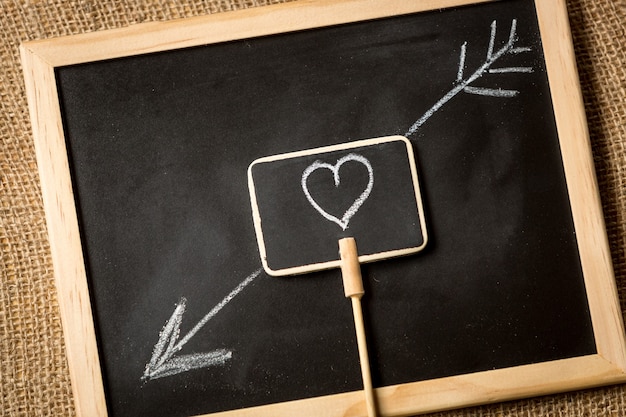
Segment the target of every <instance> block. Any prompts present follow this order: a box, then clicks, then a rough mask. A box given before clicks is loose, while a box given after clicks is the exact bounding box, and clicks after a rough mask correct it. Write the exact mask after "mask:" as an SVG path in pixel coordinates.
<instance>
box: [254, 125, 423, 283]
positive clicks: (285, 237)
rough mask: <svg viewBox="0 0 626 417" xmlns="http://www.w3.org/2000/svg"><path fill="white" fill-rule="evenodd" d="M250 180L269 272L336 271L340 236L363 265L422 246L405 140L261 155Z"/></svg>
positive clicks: (415, 190) (416, 194)
mask: <svg viewBox="0 0 626 417" xmlns="http://www.w3.org/2000/svg"><path fill="white" fill-rule="evenodd" d="M248 182H249V187H250V198H251V200H252V210H253V212H254V215H255V219H256V221H255V226H256V234H257V240H258V241H259V249H260V252H261V260H262V262H263V267H264V268H265V270H266V271H267V272H268V273H269V274H271V275H288V274H292V273H303V272H309V271H317V270H320V269H328V268H333V267H335V268H336V267H338V266H339V265H340V259H339V251H338V248H337V241H338V240H339V239H341V238H344V237H354V238H355V239H356V241H357V242H358V248H359V252H358V254H359V261H360V262H371V261H375V260H380V259H386V258H390V257H395V256H402V255H408V254H412V253H416V252H419V251H420V250H422V249H423V248H424V246H425V245H426V241H427V238H426V231H425V227H424V213H423V208H422V201H421V197H420V192H419V186H418V183H417V170H416V167H415V162H414V160H413V148H412V146H411V143H410V142H409V141H408V140H407V139H406V138H404V137H402V136H395V137H393V136H392V137H389V138H375V139H370V140H364V141H357V142H350V143H345V144H339V145H335V146H330V147H324V148H318V149H310V150H303V151H299V152H293V153H288V154H283V155H273V156H270V157H264V158H260V159H258V160H256V161H254V162H253V163H252V164H251V165H250V167H249V169H248ZM293 248H298V249H297V250H293Z"/></svg>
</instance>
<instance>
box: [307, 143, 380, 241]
mask: <svg viewBox="0 0 626 417" xmlns="http://www.w3.org/2000/svg"><path fill="white" fill-rule="evenodd" d="M348 161H354V162H359V163H361V164H363V165H365V167H366V168H367V173H368V176H369V180H368V182H367V186H366V187H365V189H364V190H363V192H362V193H361V195H359V196H358V197H357V198H356V200H354V202H353V203H352V205H351V206H350V207H348V209H347V210H346V212H345V213H343V216H342V217H341V219H339V218H338V217H335V216H333V215H332V214H330V213H328V212H327V211H326V210H324V209H323V208H322V207H320V205H319V204H317V202H316V201H315V200H314V199H313V197H311V193H310V192H309V187H308V186H307V179H308V178H309V175H311V174H312V173H313V172H314V171H316V170H318V169H328V170H330V171H331V172H332V173H333V179H334V180H335V187H339V183H340V176H339V168H341V166H342V165H343V164H345V163H346V162H348ZM301 184H302V191H304V195H305V196H306V198H307V200H309V203H311V205H312V206H313V207H314V208H315V210H317V211H318V212H319V213H320V214H321V215H322V216H324V218H326V219H327V220H330V221H331V222H335V223H337V224H338V225H339V227H341V229H342V230H346V229H347V228H348V223H350V219H351V218H352V216H354V215H355V214H356V212H357V211H359V208H361V206H362V205H363V203H364V202H365V200H367V197H369V195H370V193H371V192H372V187H373V186H374V170H373V169H372V165H371V164H370V161H368V160H367V158H365V157H364V156H362V155H358V154H355V153H351V154H348V155H346V156H344V157H342V158H339V159H338V160H337V163H336V164H335V165H331V164H327V163H325V162H320V161H315V162H313V163H312V164H311V165H309V166H308V167H307V168H306V169H305V170H304V172H303V173H302V181H301Z"/></svg>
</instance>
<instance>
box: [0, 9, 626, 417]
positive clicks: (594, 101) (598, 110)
mask: <svg viewBox="0 0 626 417" xmlns="http://www.w3.org/2000/svg"><path fill="white" fill-rule="evenodd" d="M282 1H283V0H276V1H271V0H268V1H265V0H189V1H186V2H177V1H174V0H136V1H134V0H119V1H110V0H108V1H95V0H72V1H65V0H49V1H45V0H30V1H29V0H1V3H0V35H1V37H2V47H1V48H0V68H1V70H0V98H1V101H0V103H1V108H0V140H1V144H2V146H1V148H0V169H1V173H0V214H1V215H0V255H1V259H2V266H1V269H0V274H1V275H0V415H3V416H11V417H16V416H48V415H54V416H66V415H67V416H70V415H74V408H73V404H72V392H71V387H70V380H69V376H68V370H67V363H66V359H65V353H64V345H63V334H62V329H61V325H60V320H59V313H58V305H57V299H56V295H55V288H54V282H53V276H52V270H51V269H52V266H51V261H50V255H49V247H48V243H47V234H46V225H45V221H44V213H43V208H42V202H41V196H40V188H39V180H38V175H37V168H36V161H35V154H34V149H33V140H32V135H31V130H30V122H29V117H28V110H27V103H26V98H25V93H24V85H23V81H22V74H21V66H20V61H19V53H18V46H19V44H20V43H21V42H22V41H25V40H31V39H41V38H50V37H55V36H60V35H70V34H76V33H81V32H88V31H95V30H105V29H111V28H116V27H122V26H127V25H131V24H135V23H139V22H145V21H154V20H168V19H175V18H182V17H189V16H196V15H203V14H208V13H218V12H225V11H228V10H233V9H240V8H245V7H257V6H263V5H265V4H267V3H270V2H282ZM181 3H184V4H181ZM568 6H569V13H570V20H571V24H572V30H573V35H574V41H575V48H576V53H577V59H578V67H579V71H580V78H581V83H582V87H583V93H584V99H585V106H586V112H587V116H588V119H589V127H590V131H591V139H592V143H593V152H594V158H595V163H596V169H597V173H598V179H599V183H600V190H601V195H602V201H603V205H604V213H605V218H606V223H607V229H608V235H609V239H610V244H611V249H612V254H613V262H614V265H615V270H616V275H617V285H618V288H619V291H620V297H621V303H622V311H623V312H624V311H626V253H625V252H626V29H625V25H626V0H617V1H613V0H569V1H568ZM621 415H626V385H623V386H612V387H607V388H600V389H592V390H586V391H581V392H575V393H569V394H560V395H554V396H548V397H542V398H535V399H529V400H520V401H515V402H511V403H504V404H496V405H487V406H482V407H476V408H469V409H464V410H458V411H452V412H447V413H439V414H437V416H439V417H443V416H466V417H469V416H472V417H474V416H482V417H495V416H559V417H564V416H567V417H569V416H621Z"/></svg>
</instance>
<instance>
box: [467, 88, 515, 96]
mask: <svg viewBox="0 0 626 417" xmlns="http://www.w3.org/2000/svg"><path fill="white" fill-rule="evenodd" d="M463 91H464V92H466V93H469V94H476V95H479V96H489V97H515V96H516V95H518V94H519V91H517V90H503V89H502V88H484V87H470V86H467V87H465V88H464V89H463Z"/></svg>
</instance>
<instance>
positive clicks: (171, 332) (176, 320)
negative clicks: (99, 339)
mask: <svg viewBox="0 0 626 417" xmlns="http://www.w3.org/2000/svg"><path fill="white" fill-rule="evenodd" d="M260 273H261V269H258V270H256V271H254V272H253V273H252V274H250V275H248V276H247V277H246V279H244V280H243V281H242V282H241V283H240V284H239V285H237V287H235V289H234V290H232V291H231V292H230V293H229V294H228V295H227V296H226V297H224V299H223V300H222V301H220V302H219V303H218V304H217V305H216V306H215V307H213V309H212V310H211V311H209V313H208V314H207V315H206V316H204V317H203V318H202V320H200V321H199V322H198V323H197V324H196V325H195V326H194V327H193V329H191V330H190V331H189V333H187V334H186V335H185V336H184V337H183V338H182V339H180V340H178V338H179V336H180V324H181V323H182V321H183V314H184V313H185V309H186V306H187V300H186V299H185V298H184V297H183V298H181V299H180V301H179V302H178V304H176V308H174V312H173V313H172V316H171V317H170V318H169V320H168V321H167V322H166V323H165V326H163V329H162V330H161V333H159V340H158V342H157V343H156V345H154V349H153V351H152V357H151V358H150V362H148V363H147V364H146V368H145V370H144V372H143V376H142V377H141V379H142V380H143V381H149V380H152V379H157V378H163V377H166V376H172V375H176V374H179V373H182V372H187V371H190V370H192V369H200V368H209V367H212V366H220V365H224V364H225V363H226V362H227V361H228V360H230V359H231V358H232V356H233V352H232V351H231V350H228V349H217V350H213V351H211V352H205V353H192V354H186V355H176V353H178V352H179V351H180V350H181V349H182V348H183V346H185V344H186V343H187V342H188V341H189V340H190V339H191V338H192V337H194V336H195V334H196V333H198V331H199V330H200V329H201V328H202V327H203V326H204V325H205V324H207V322H208V321H209V320H211V319H212V318H213V317H214V316H215V315H216V314H217V313H219V311H220V310H221V309H222V308H224V306H226V304H228V303H229V302H230V301H231V300H232V299H233V298H235V296H237V294H239V293H240V292H241V291H242V290H243V289H244V288H246V287H247V286H248V285H249V284H250V283H251V282H252V281H254V279H255V278H256V277H258V276H259V274H260Z"/></svg>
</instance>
